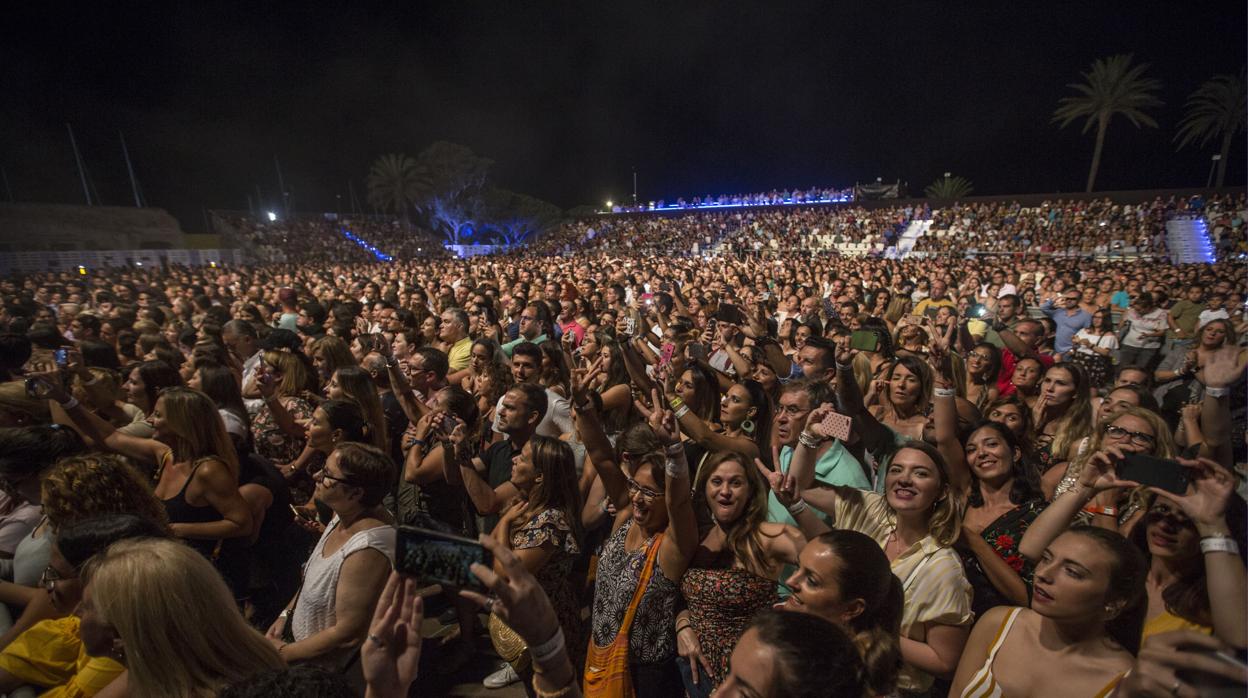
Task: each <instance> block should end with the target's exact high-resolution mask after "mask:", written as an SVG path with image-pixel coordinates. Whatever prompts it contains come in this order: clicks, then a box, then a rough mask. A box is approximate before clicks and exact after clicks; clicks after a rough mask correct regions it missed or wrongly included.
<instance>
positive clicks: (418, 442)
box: [407, 439, 429, 448]
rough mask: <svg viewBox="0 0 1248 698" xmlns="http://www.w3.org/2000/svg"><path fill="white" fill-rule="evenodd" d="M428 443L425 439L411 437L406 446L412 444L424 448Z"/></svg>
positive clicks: (411, 445) (409, 446)
mask: <svg viewBox="0 0 1248 698" xmlns="http://www.w3.org/2000/svg"><path fill="white" fill-rule="evenodd" d="M428 445H429V443H428V442H427V441H425V440H424V439H412V440H411V441H408V442H407V446H408V448H411V447H413V446H420V447H421V448H425V447H426V446H428Z"/></svg>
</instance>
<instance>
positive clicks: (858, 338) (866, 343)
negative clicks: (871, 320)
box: [849, 330, 880, 351]
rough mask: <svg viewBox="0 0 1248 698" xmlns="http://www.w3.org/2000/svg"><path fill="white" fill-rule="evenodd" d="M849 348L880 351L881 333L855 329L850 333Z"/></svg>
mask: <svg viewBox="0 0 1248 698" xmlns="http://www.w3.org/2000/svg"><path fill="white" fill-rule="evenodd" d="M849 348H850V349H857V350H858V351H879V350H880V335H878V334H876V333H875V332H874V331H872V330H854V332H853V333H852V334H850V335H849Z"/></svg>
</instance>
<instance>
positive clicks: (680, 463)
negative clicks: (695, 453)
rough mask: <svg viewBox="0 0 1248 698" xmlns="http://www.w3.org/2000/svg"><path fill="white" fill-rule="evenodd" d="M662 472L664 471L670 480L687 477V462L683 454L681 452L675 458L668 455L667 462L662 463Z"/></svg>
mask: <svg viewBox="0 0 1248 698" xmlns="http://www.w3.org/2000/svg"><path fill="white" fill-rule="evenodd" d="M663 470H665V471H666V472H667V476H668V477H671V478H678V477H681V476H684V475H688V474H689V461H687V460H685V454H684V452H683V451H682V452H681V453H680V454H678V455H675V456H671V455H669V456H668V457H667V461H666V462H664V463H663Z"/></svg>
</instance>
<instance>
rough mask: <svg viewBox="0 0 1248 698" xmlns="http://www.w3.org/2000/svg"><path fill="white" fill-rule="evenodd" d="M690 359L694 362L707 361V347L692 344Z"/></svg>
mask: <svg viewBox="0 0 1248 698" xmlns="http://www.w3.org/2000/svg"><path fill="white" fill-rule="evenodd" d="M689 358H690V359H693V360H694V361H706V345H704V344H702V343H701V342H690V343H689Z"/></svg>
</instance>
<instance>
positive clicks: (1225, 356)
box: [1203, 346, 1248, 388]
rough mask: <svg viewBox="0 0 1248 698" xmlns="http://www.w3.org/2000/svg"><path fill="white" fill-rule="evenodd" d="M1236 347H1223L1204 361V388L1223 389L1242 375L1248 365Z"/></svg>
mask: <svg viewBox="0 0 1248 698" xmlns="http://www.w3.org/2000/svg"><path fill="white" fill-rule="evenodd" d="M1243 356H1244V354H1243V352H1242V350H1241V349H1240V348H1239V347H1237V346H1224V347H1222V348H1221V349H1218V350H1217V351H1215V352H1213V353H1212V354H1210V355H1209V358H1208V359H1207V360H1206V361H1205V373H1204V381H1203V382H1204V384H1205V387H1206V388H1225V387H1227V386H1229V385H1231V384H1233V383H1234V382H1235V381H1237V380H1239V377H1240V376H1242V375H1243V374H1244V368H1245V367H1246V366H1248V363H1245V362H1244V361H1243Z"/></svg>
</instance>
